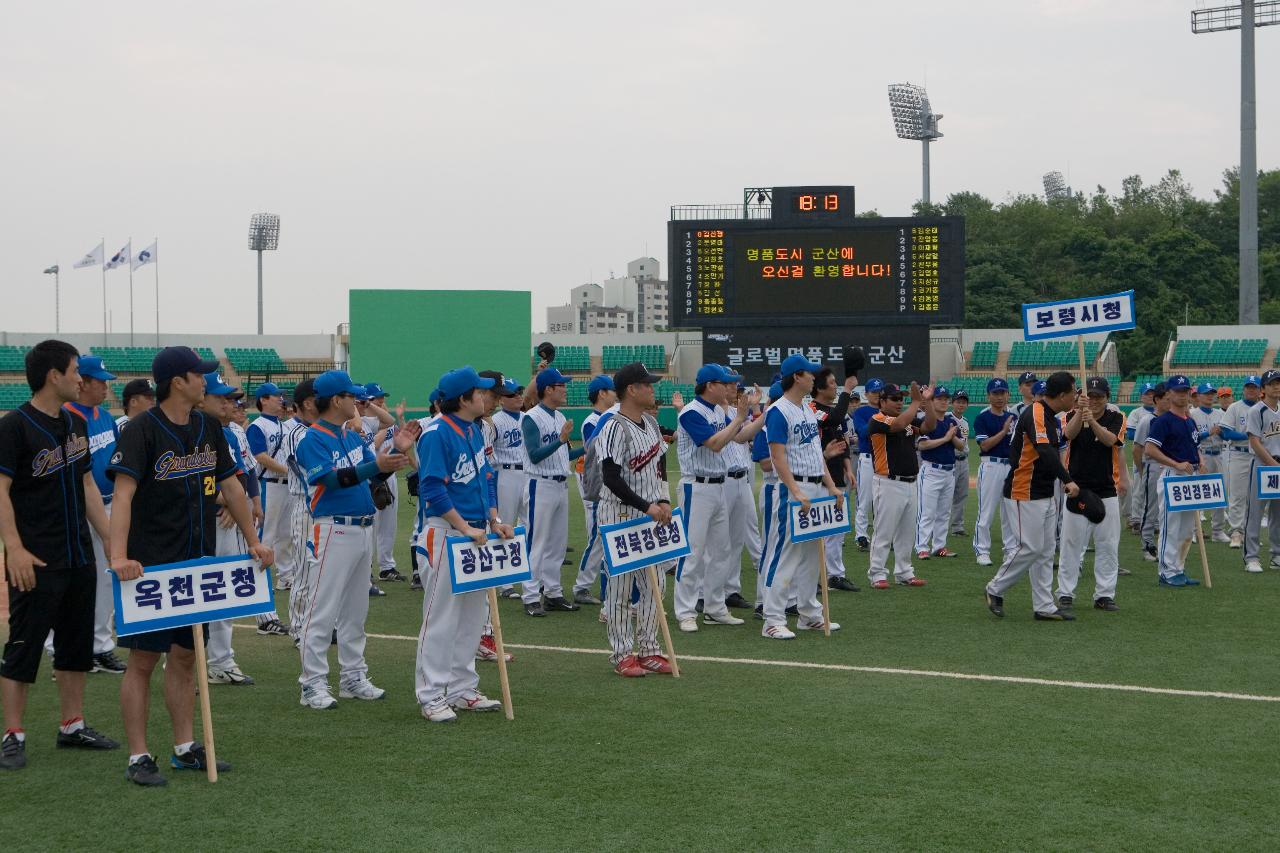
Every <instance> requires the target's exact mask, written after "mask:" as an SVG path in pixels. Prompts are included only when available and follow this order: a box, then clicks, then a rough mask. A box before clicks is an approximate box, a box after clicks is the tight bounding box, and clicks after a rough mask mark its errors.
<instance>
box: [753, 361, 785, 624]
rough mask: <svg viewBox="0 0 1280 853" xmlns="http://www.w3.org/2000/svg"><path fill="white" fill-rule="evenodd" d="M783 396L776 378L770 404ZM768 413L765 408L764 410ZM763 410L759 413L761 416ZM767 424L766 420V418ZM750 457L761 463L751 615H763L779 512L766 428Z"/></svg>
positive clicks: (755, 441)
mask: <svg viewBox="0 0 1280 853" xmlns="http://www.w3.org/2000/svg"><path fill="white" fill-rule="evenodd" d="M780 399H782V383H781V382H775V383H773V385H772V386H771V387H770V388H769V405H770V406H772V405H773V404H774V403H776V402H777V401H778V400H780ZM765 411H766V413H767V411H768V410H767V409H766V410H765ZM764 416H765V414H764V413H762V414H761V417H764ZM766 424H767V420H766ZM751 460H752V461H753V462H755V463H756V464H757V465H759V466H760V495H759V497H758V499H757V500H758V502H759V504H760V516H761V519H762V521H761V525H760V551H759V552H758V558H757V560H756V599H755V612H754V615H755V617H756V618H757V619H764V571H765V567H766V566H768V565H769V563H770V561H771V559H772V549H776V548H777V547H778V536H777V527H778V522H777V512H778V473H777V472H776V471H774V470H773V460H772V459H771V457H770V455H769V434H768V430H767V429H762V430H760V432H758V433H756V437H755V438H754V439H752V441H751Z"/></svg>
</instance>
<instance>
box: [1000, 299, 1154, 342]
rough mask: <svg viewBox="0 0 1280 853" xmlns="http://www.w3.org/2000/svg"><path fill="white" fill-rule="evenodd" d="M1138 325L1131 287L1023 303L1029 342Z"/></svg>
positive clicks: (1025, 333)
mask: <svg viewBox="0 0 1280 853" xmlns="http://www.w3.org/2000/svg"><path fill="white" fill-rule="evenodd" d="M1136 325H1137V320H1136V319H1135V314H1134V310H1133V291H1132V290H1126V291H1124V292H1123V293H1113V294H1111V295H1110V296H1090V297H1086V298H1084V299H1061V300H1059V301H1057V302H1033V303H1029V304H1026V305H1023V306H1022V334H1023V337H1024V338H1026V339H1027V340H1029V341H1038V340H1044V339H1046V338H1065V337H1070V336H1073V335H1089V334H1093V333H1095V332H1115V331H1120V330H1123V329H1132V328H1134V327H1135V326H1136Z"/></svg>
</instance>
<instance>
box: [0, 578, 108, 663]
mask: <svg viewBox="0 0 1280 853" xmlns="http://www.w3.org/2000/svg"><path fill="white" fill-rule="evenodd" d="M98 577H99V573H98V570H97V568H96V567H95V566H92V565H90V566H80V567H79V568H74V569H50V568H37V569H36V586H35V589H31V590H28V591H26V592H22V591H21V590H19V589H18V588H17V587H16V586H13V585H12V584H10V586H9V642H7V643H5V644H4V660H3V662H0V676H4V677H5V678H9V679H12V680H13V681H21V682H23V683H25V684H33V683H35V680H36V674H37V673H38V672H39V671H40V655H41V653H42V652H43V651H44V641H45V640H46V639H47V638H48V636H49V631H50V630H52V631H53V668H54V669H60V670H62V671H63V672H88V671H89V670H91V669H93V609H94V602H95V595H96V591H97V584H98Z"/></svg>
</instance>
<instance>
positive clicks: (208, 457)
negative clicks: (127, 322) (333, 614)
mask: <svg viewBox="0 0 1280 853" xmlns="http://www.w3.org/2000/svg"><path fill="white" fill-rule="evenodd" d="M217 368H218V364H217V362H215V361H205V360H202V359H201V358H200V356H198V355H196V353H195V351H194V350H192V349H190V348H189V347H166V348H165V349H163V350H161V351H160V352H159V353H158V354H157V355H156V357H155V360H154V361H153V362H152V364H151V373H152V378H154V379H155V383H156V401H157V403H156V406H155V408H153V409H150V410H148V411H147V412H146V413H145V414H142V415H139V416H138V417H136V418H134V419H133V420H132V421H130V423H129V428H128V429H127V430H123V431H122V432H121V433H120V440H119V442H118V443H117V444H116V454H115V456H113V457H112V459H111V466H110V468H109V469H108V473H109V474H110V476H112V477H114V478H115V484H116V488H115V497H114V499H113V500H112V507H111V511H112V514H111V570H112V571H114V572H115V573H116V574H117V575H118V576H119V577H120V579H121V580H134V579H136V578H139V577H141V576H142V568H143V566H154V565H162V564H165V563H176V562H180V561H182V560H195V559H200V558H203V557H211V556H213V555H214V547H215V542H216V539H217V524H216V520H215V519H216V516H217V512H218V505H217V503H216V501H217V497H218V493H219V491H221V492H222V494H223V495H224V496H225V498H226V504H227V506H226V509H227V511H228V512H229V513H231V517H232V518H234V519H235V521H236V524H237V525H238V526H239V528H240V532H241V533H242V534H244V538H245V541H246V542H247V543H248V544H249V553H250V554H252V555H253V557H254V558H255V559H257V560H259V561H260V562H262V563H264V564H270V563H271V562H272V560H273V559H274V554H273V553H272V551H271V549H270V548H269V547H267V546H265V545H263V544H262V543H261V542H259V541H258V535H257V531H256V529H255V528H254V525H253V516H252V514H251V513H250V510H249V502H248V500H247V499H246V497H245V493H244V487H243V486H241V485H240V482H239V480H237V479H236V463H235V459H234V457H232V455H231V450H230V449H229V448H228V447H227V440H226V437H225V436H224V434H223V431H222V425H221V424H220V423H218V421H217V420H215V419H214V418H212V417H210V416H208V415H206V414H204V413H203V412H199V411H193V410H192V409H193V407H194V406H195V405H196V404H197V403H199V402H200V400H201V399H202V398H203V397H204V389H205V380H204V374H206V373H211V372H213V371H214V370H217ZM202 630H203V627H202ZM120 645H121V646H123V647H125V648H128V649H130V650H131V651H130V653H129V668H128V670H127V671H126V672H125V677H124V681H123V683H122V684H121V686H120V710H121V715H122V716H123V717H124V728H125V734H126V735H127V736H128V738H129V752H130V756H129V766H128V769H127V770H126V772H125V778H126V779H128V780H129V781H131V782H136V783H137V784H140V785H164V784H165V783H166V779H165V778H164V776H162V775H160V772H159V769H158V768H157V767H156V762H155V759H154V758H153V757H152V756H151V754H150V753H149V752H148V751H147V707H148V693H149V692H150V689H151V672H152V670H154V669H155V665H156V663H157V662H158V661H159V660H160V655H162V654H164V655H167V657H166V660H165V672H164V679H165V690H164V693H165V705H166V706H167V707H168V709H169V717H170V721H171V722H172V725H173V742H174V751H173V755H172V756H171V757H170V763H171V764H172V765H173V766H174V767H175V768H177V769H189V770H203V769H205V757H206V756H205V751H204V747H203V746H202V745H201V744H198V743H196V742H195V740H194V738H193V736H192V731H193V728H192V720H193V716H194V713H193V704H194V697H195V688H194V685H193V683H192V669H193V666H194V665H195V654H194V652H193V649H194V646H195V635H194V634H193V632H192V629H191V628H190V627H186V628H171V629H167V630H161V631H150V632H147V633H143V634H134V635H132V636H127V637H121V638H120ZM218 769H219V770H227V769H230V767H229V766H228V765H225V764H224V763H223V762H222V761H219V762H218Z"/></svg>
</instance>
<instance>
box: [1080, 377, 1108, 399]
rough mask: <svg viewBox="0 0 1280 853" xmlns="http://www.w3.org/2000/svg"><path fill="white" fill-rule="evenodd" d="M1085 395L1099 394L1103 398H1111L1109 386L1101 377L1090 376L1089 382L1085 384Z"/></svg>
mask: <svg viewBox="0 0 1280 853" xmlns="http://www.w3.org/2000/svg"><path fill="white" fill-rule="evenodd" d="M1085 393H1086V394H1101V395H1102V396H1104V397H1110V396H1111V384H1110V383H1109V382H1107V380H1106V378H1105V377H1103V376H1090V377H1089V381H1087V382H1086V383H1085Z"/></svg>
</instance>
